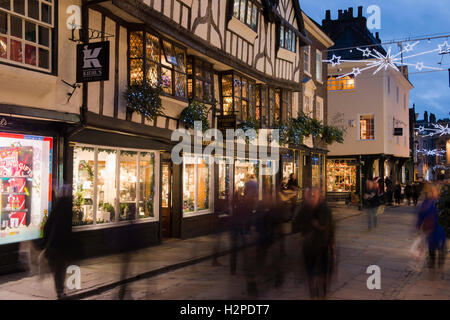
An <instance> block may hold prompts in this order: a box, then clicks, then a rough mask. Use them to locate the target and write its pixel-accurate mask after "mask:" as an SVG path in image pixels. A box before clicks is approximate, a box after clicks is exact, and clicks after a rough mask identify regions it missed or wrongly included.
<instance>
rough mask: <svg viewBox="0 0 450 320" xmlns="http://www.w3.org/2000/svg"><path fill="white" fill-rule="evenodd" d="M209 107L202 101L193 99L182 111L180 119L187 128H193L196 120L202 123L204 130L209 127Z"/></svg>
mask: <svg viewBox="0 0 450 320" xmlns="http://www.w3.org/2000/svg"><path fill="white" fill-rule="evenodd" d="M208 114H209V109H208V107H207V106H206V105H205V104H204V103H201V102H198V101H192V102H190V103H189V105H188V106H187V107H186V108H184V109H183V111H181V114H180V121H181V123H182V124H183V125H184V127H185V128H186V129H193V128H194V124H195V122H196V121H200V122H201V123H202V131H206V130H208V129H209V121H208Z"/></svg>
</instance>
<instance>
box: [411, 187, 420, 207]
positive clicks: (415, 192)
mask: <svg viewBox="0 0 450 320" xmlns="http://www.w3.org/2000/svg"><path fill="white" fill-rule="evenodd" d="M412 189H413V193H412V198H413V202H414V206H415V207H416V206H417V202H418V201H419V197H420V192H421V190H420V189H421V187H420V185H419V184H418V183H415V184H414V185H413V188H412Z"/></svg>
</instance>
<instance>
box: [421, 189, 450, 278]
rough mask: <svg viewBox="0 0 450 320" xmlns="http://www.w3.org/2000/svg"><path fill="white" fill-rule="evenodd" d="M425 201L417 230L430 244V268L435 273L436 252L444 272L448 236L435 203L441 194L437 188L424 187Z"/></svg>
mask: <svg viewBox="0 0 450 320" xmlns="http://www.w3.org/2000/svg"><path fill="white" fill-rule="evenodd" d="M424 195H425V199H424V201H423V202H422V205H421V206H420V209H419V215H418V219H417V223H416V228H417V230H419V231H422V232H423V233H424V234H425V235H426V238H427V243H428V267H429V268H430V270H431V271H432V272H433V271H434V269H435V267H436V252H437V253H438V267H439V269H440V270H442V268H443V266H444V262H445V256H446V251H447V249H446V241H447V238H446V234H445V231H444V229H443V228H442V226H441V225H440V224H439V215H438V210H437V208H436V205H435V202H436V200H437V199H438V196H439V193H438V190H437V188H436V187H435V186H432V185H429V184H427V185H426V186H425V187H424Z"/></svg>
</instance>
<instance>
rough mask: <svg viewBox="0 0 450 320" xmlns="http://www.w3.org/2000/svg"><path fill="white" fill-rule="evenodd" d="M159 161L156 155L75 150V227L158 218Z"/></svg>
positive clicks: (130, 151)
mask: <svg viewBox="0 0 450 320" xmlns="http://www.w3.org/2000/svg"><path fill="white" fill-rule="evenodd" d="M156 157H157V154H156V153H154V152H139V151H132V150H123V149H113V148H103V147H94V146H77V147H75V148H74V175H73V177H74V186H73V194H74V217H73V221H72V222H73V225H74V226H81V225H92V224H103V223H110V222H117V221H127V220H134V219H138V218H152V217H155V212H156V208H157V206H156V205H155V201H156V199H155V196H154V195H155V189H156V188H157V186H156V185H155V181H156V179H155V172H156V171H155V163H156V161H155V159H156ZM94 208H96V209H95V210H94Z"/></svg>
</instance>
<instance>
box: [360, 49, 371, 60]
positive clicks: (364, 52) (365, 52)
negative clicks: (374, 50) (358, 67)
mask: <svg viewBox="0 0 450 320" xmlns="http://www.w3.org/2000/svg"><path fill="white" fill-rule="evenodd" d="M360 51H361V52H362V53H363V57H367V58H369V57H370V49H369V48H365V49H364V50H360Z"/></svg>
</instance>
